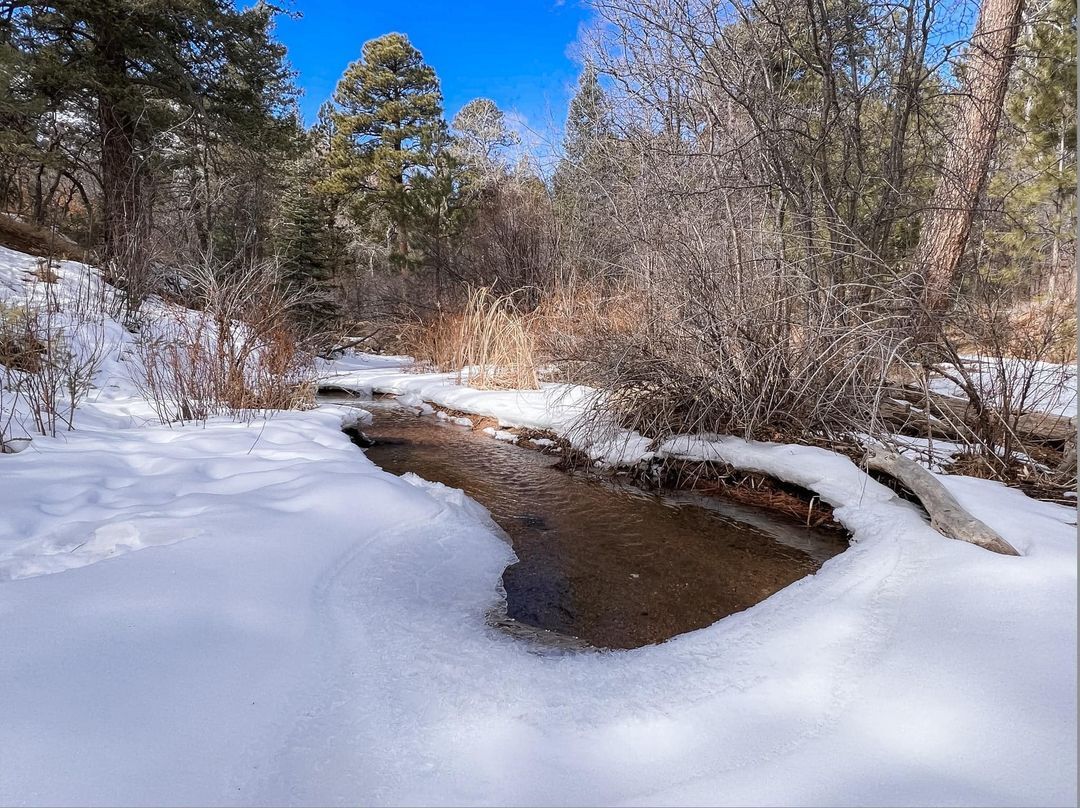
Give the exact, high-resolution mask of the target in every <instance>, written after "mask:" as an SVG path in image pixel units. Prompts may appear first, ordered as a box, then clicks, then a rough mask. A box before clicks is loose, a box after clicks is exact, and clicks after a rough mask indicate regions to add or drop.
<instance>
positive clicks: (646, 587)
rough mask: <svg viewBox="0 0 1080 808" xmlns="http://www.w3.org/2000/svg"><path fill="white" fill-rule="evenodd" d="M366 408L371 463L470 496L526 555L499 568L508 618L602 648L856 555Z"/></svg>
mask: <svg viewBox="0 0 1080 808" xmlns="http://www.w3.org/2000/svg"><path fill="white" fill-rule="evenodd" d="M358 403H359V402H358ZM376 404H379V402H376ZM363 406H364V407H365V408H369V409H372V410H373V412H374V416H375V421H374V423H373V424H372V425H371V426H370V427H367V428H366V429H365V432H366V433H367V435H368V436H369V437H371V438H372V439H374V440H375V441H376V444H375V445H374V446H372V447H370V448H368V449H366V450H365V451H366V452H367V455H368V457H369V458H371V460H373V461H374V462H375V463H377V464H378V465H379V466H381V467H382V468H383V469H385V470H386V471H389V472H391V473H393V474H404V473H405V472H410V471H411V472H413V473H415V474H418V475H419V476H421V477H423V478H424V479H427V480H433V481H438V482H441V483H444V484H445V485H449V486H452V487H454V488H460V489H462V490H464V491H465V493H467V494H468V495H469V496H470V497H472V498H473V499H475V500H476V501H477V502H479V503H480V504H482V505H483V506H484V507H485V508H487V509H488V510H489V511H490V512H491V515H492V517H493V518H494V519H495V521H496V522H497V523H498V524H499V526H500V527H501V528H502V529H503V530H504V531H505V532H506V534H507V535H508V536H509V538H510V540H511V542H512V543H513V546H514V552H515V553H516V554H517V556H518V558H519V561H518V562H517V563H515V564H512V565H511V566H509V567H507V569H506V571H505V573H504V574H503V585H504V587H505V589H506V600H507V612H508V616H509V617H510V618H512V619H513V620H514V621H517V622H518V623H521V624H525V625H527V626H532V627H535V628H539V629H545V630H548V631H553V632H558V633H559V634H563V635H569V636H571V637H576V638H578V639H579V640H582V641H584V642H585V643H587V644H589V645H592V646H595V647H601V648H636V647H638V646H642V645H648V644H650V643H656V642H660V641H662V640H666V639H668V638H669V637H673V636H675V635H676V634H682V633H684V632H687V631H692V630H694V629H697V628H702V627H704V626H708V625H710V624H712V623H714V622H716V621H717V620H719V619H720V618H722V617H725V616H727V615H729V614H733V613H734V612H738V611H741V610H743V609H746V608H747V607H749V606H752V605H754V604H755V603H759V602H760V601H762V600H764V599H765V598H767V597H769V595H771V594H773V593H774V592H776V591H778V590H780V589H782V588H784V587H785V586H787V585H788V584H791V583H793V582H794V581H797V580H799V579H800V578H803V577H804V576H806V575H809V574H810V573H812V572H814V571H815V570H817V569H818V567H820V566H821V564H822V563H823V562H824V561H825V560H827V559H829V558H831V557H832V556H834V555H836V554H838V553H840V552H842V551H843V550H844V549H845V548H846V547H847V542H846V541H845V540H844V539H843V538H842V537H839V536H836V535H834V534H832V533H826V532H822V531H815V530H812V529H806V528H803V527H801V526H799V525H795V524H792V523H791V522H789V521H787V520H784V519H781V518H779V517H776V516H774V515H772V514H770V513H769V512H767V511H763V510H760V509H756V508H751V507H747V506H743V505H736V504H731V503H726V502H724V501H722V500H716V499H713V498H707V497H702V496H698V495H693V494H653V493H647V492H645V491H642V490H641V489H639V488H637V487H635V486H633V485H630V484H626V485H620V484H619V483H618V482H617V481H611V480H608V479H602V478H599V477H596V476H593V475H587V474H580V473H567V472H564V471H561V470H559V469H556V468H554V465H555V464H556V463H557V462H558V457H552V456H548V455H544V454H541V453H539V452H537V451H534V450H531V449H527V448H523V447H520V446H515V445H513V444H509V443H506V442H502V441H497V440H493V439H491V438H489V437H488V436H486V435H484V434H481V433H478V432H472V431H470V430H468V429H467V428H463V427H460V426H455V425H452V424H447V423H444V422H441V421H438V420H436V419H434V418H431V417H417V416H415V415H413V414H411V413H409V412H407V411H404V410H401V409H399V408H395V407H392V406H385V405H383V406H374V407H373V406H372V404H371V403H370V402H364V403H363Z"/></svg>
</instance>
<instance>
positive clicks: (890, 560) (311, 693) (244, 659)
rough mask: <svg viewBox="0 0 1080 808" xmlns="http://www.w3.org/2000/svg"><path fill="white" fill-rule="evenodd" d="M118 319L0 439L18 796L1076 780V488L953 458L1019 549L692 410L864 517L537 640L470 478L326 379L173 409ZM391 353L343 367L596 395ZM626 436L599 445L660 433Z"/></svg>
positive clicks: (3, 764) (940, 796) (5, 783)
mask: <svg viewBox="0 0 1080 808" xmlns="http://www.w3.org/2000/svg"><path fill="white" fill-rule="evenodd" d="M25 260H27V259H23V258H21V257H20V256H19V255H18V254H16V253H12V252H10V251H0V273H3V272H6V275H2V274H0V277H2V278H4V279H6V280H11V278H14V277H16V276H17V275H18V274H19V273H18V272H17V271H16V270H17V269H18V267H19V266H21V264H20V263H19V262H22V261H25ZM13 267H15V269H12V268H13ZM65 270H66V272H70V273H71V275H72V277H74V276H76V275H77V274H78V272H79V271H80V270H79V266H78V265H65ZM66 272H65V274H66ZM13 285H15V281H11V284H9V286H8V287H5V288H11V286H13ZM0 294H2V292H0ZM114 326H115V327H114ZM109 333H110V334H111V335H112V338H113V341H112V342H111V343H110V344H111V345H112V348H111V349H110V353H109V359H108V361H107V362H105V363H104V364H103V366H102V369H101V371H100V372H99V376H98V378H97V380H96V383H97V386H96V388H95V391H94V393H93V394H92V395H91V396H90V397H89V400H88V401H87V402H86V403H85V404H84V405H83V406H82V407H81V410H80V412H79V413H78V417H77V419H76V425H77V426H78V427H79V428H78V429H77V430H76V431H74V432H70V433H64V434H63V435H62V436H61V437H59V438H56V439H42V438H35V440H34V441H33V443H32V444H31V447H30V448H28V449H27V450H25V451H23V452H21V453H19V454H15V455H0V648H2V649H3V651H2V652H0V804H80V805H85V804H170V805H177V804H312V805H315V804H356V803H361V804H478V803H482V804H612V803H627V804H733V805H734V804H788V805H823V804H844V805H860V804H862V805H869V804H876V805H896V804H928V805H941V804H950V805H959V804H968V805H990V804H994V805H1017V804H1029V805H1049V804H1054V805H1074V804H1075V803H1076V797H1077V794H1076V751H1077V739H1076V707H1077V705H1076V616H1077V613H1076V591H1077V589H1076V586H1077V584H1076V563H1077V556H1076V533H1075V530H1076V529H1075V526H1074V524H1073V523H1074V522H1075V516H1076V514H1075V511H1074V510H1071V509H1067V508H1063V507H1060V506H1055V505H1049V504H1045V503H1039V502H1035V501H1032V500H1030V499H1028V498H1027V497H1025V496H1024V495H1023V494H1021V493H1019V492H1017V491H1013V490H1010V489H1006V488H1004V487H1002V486H999V485H995V484H993V483H987V482H984V481H979V480H972V479H967V478H946V482H947V484H948V485H949V487H950V488H951V489H952V490H953V492H954V493H955V494H956V495H957V497H958V498H960V499H961V501H962V502H963V503H964V504H966V505H967V506H968V507H970V508H971V509H972V510H973V511H975V512H976V514H977V515H978V516H980V517H981V518H983V519H984V520H986V521H987V522H989V523H990V524H991V525H993V526H994V527H996V528H997V529H998V530H1000V531H1001V532H1002V533H1003V535H1005V537H1006V538H1008V539H1009V540H1010V541H1011V542H1012V543H1013V544H1014V545H1015V546H1016V547H1017V548H1018V549H1019V550H1020V551H1021V552H1022V553H1024V555H1023V556H1022V557H1021V558H1006V557H1002V556H997V555H994V554H991V553H988V552H986V551H983V550H980V549H978V548H976V547H973V546H970V545H966V544H963V543H960V542H956V541H950V540H947V539H944V538H942V537H941V536H939V535H938V534H936V533H935V532H934V531H932V530H930V529H929V527H928V526H927V525H926V523H925V522H924V520H923V519H922V518H921V517H920V516H919V514H918V513H917V512H916V511H915V510H914V509H913V508H911V507H910V506H908V505H906V504H904V503H903V502H902V501H900V500H898V499H896V498H895V497H894V496H893V495H892V493H891V492H889V491H888V490H887V489H885V488H883V487H881V486H879V485H877V484H876V483H874V482H873V481H871V480H869V479H868V478H867V477H866V476H865V475H863V474H862V473H861V472H860V471H859V470H858V469H857V468H856V467H855V466H854V465H852V464H851V463H850V462H849V461H847V460H846V459H844V458H840V457H837V456H835V455H831V454H829V453H827V452H824V451H822V450H819V449H812V448H805V447H789V446H775V445H769V444H754V443H746V442H744V441H738V440H733V439H719V438H718V439H708V440H706V439H703V438H695V437H685V438H679V439H674V440H673V441H670V442H668V443H667V444H665V445H664V446H663V447H661V451H662V452H665V453H669V454H672V455H676V456H695V457H699V456H712V457H722V458H725V459H730V460H733V461H736V462H739V463H741V464H743V465H746V466H750V467H753V468H758V469H761V470H763V471H768V472H769V473H773V474H778V475H780V476H784V477H787V478H789V479H792V480H796V481H798V482H800V483H801V484H803V485H806V486H807V487H810V488H814V489H815V490H817V491H818V492H819V493H820V494H821V496H822V497H823V498H824V499H826V500H827V501H829V502H831V503H833V504H834V505H836V506H838V507H837V511H836V513H837V516H838V517H839V518H840V519H841V520H843V521H844V522H845V524H847V525H848V527H849V528H850V529H851V530H852V531H853V533H854V536H855V538H856V539H857V543H856V544H855V545H854V546H853V547H852V549H851V550H849V551H847V552H845V553H843V554H841V555H840V556H837V557H836V558H834V559H832V560H830V561H829V562H827V563H826V564H825V566H824V567H822V569H821V570H820V572H819V573H818V574H817V575H815V576H812V577H809V578H806V579H804V580H803V581H801V582H799V583H798V584H796V585H794V586H792V587H789V588H787V589H785V590H783V591H781V592H780V593H778V594H777V595H775V596H773V597H772V598H769V599H768V600H767V601H765V602H763V603H761V604H759V605H758V606H756V607H754V608H752V609H749V610H747V611H745V612H742V613H740V614H737V615H733V616H731V617H729V618H726V619H724V620H722V621H720V622H719V623H717V624H715V625H713V626H711V627H710V628H707V629H703V630H700V631H695V632H692V633H690V634H686V635H683V636H681V637H678V638H675V639H674V640H671V641H669V642H667V643H664V644H662V645H659V646H653V647H648V648H643V649H638V650H634V651H620V652H606V653H559V652H553V651H542V650H540V649H538V648H535V647H533V646H530V645H528V644H525V643H523V642H521V641H519V640H515V639H513V638H510V637H508V636H506V635H504V634H502V633H500V632H499V631H498V630H496V629H493V628H491V627H489V626H488V625H487V622H486V613H487V611H488V610H489V609H490V608H491V607H492V606H493V605H494V604H496V603H497V601H498V598H499V588H498V586H499V578H500V575H501V572H502V570H503V568H504V567H505V566H506V564H507V563H509V562H510V561H511V560H512V559H513V554H512V551H511V549H510V548H509V547H508V546H507V545H506V544H505V543H504V542H503V541H502V540H501V539H500V538H498V536H497V535H496V533H495V531H493V530H492V529H491V527H490V523H489V522H488V521H487V517H486V516H485V514H484V513H483V512H482V510H481V509H479V507H478V506H476V505H475V504H474V503H472V502H470V501H469V500H467V499H465V498H463V497H462V495H461V494H460V492H455V491H453V490H451V489H446V488H444V487H442V486H438V485H431V484H426V483H424V482H423V481H421V480H419V479H416V478H411V479H404V478H402V479H399V478H396V477H393V476H391V475H388V474H385V473H383V472H381V471H380V470H379V469H377V468H376V467H375V466H374V465H372V464H371V463H370V462H369V461H368V460H367V459H366V458H365V457H364V456H363V455H362V454H361V453H360V452H359V451H358V450H357V449H356V448H355V447H354V446H352V445H351V444H350V443H349V442H348V440H347V439H346V438H345V436H344V435H342V434H341V432H340V429H339V427H340V422H341V418H340V414H339V413H338V412H337V411H335V410H334V409H333V408H323V409H320V410H317V411H314V412H309V413H289V414H282V415H278V416H276V417H274V418H272V419H270V420H267V421H263V420H257V421H255V422H254V423H252V424H250V425H244V424H238V423H233V422H231V421H228V420H223V419H217V420H214V419H211V421H209V422H208V423H207V424H206V425H205V426H203V425H192V426H184V427H172V428H169V427H163V426H160V425H157V424H156V423H155V422H154V419H153V417H152V412H151V410H150V409H149V407H148V405H147V404H146V402H145V401H141V400H140V399H139V397H138V395H137V390H136V389H135V388H134V387H133V385H131V383H130V380H128V379H127V375H126V374H128V373H129V370H128V367H127V366H128V365H129V364H130V362H131V359H130V357H129V358H128V359H122V357H123V356H124V355H125V353H130V351H128V350H126V349H125V345H126V344H127V342H128V341H129V340H130V339H131V337H130V335H129V334H127V333H126V332H123V330H122V329H120V328H119V326H118V325H116V324H115V323H113V324H111V325H110V326H109ZM127 347H128V348H130V346H129V345H128V346H127ZM405 364H406V362H405V361H404V360H401V359H397V360H395V359H386V358H370V357H356V358H351V359H349V360H347V361H345V362H343V363H338V364H337V365H335V366H333V367H328V368H324V372H325V374H326V375H327V377H333V378H334V383H339V384H342V385H345V386H354V387H364V388H366V389H372V388H376V389H394V390H398V391H400V392H412V393H414V394H415V395H417V396H418V397H420V398H421V399H423V400H427V401H430V402H433V403H436V404H441V405H443V406H448V407H453V408H455V409H461V410H467V411H470V412H474V413H480V414H485V415H491V416H494V417H496V418H498V419H499V420H500V421H502V423H503V425H527V426H536V427H545V428H554V429H555V430H556V431H562V432H564V433H565V432H568V431H570V430H571V426H570V424H571V423H572V418H571V416H572V415H573V412H574V410H575V409H576V408H579V407H580V406H581V404H582V401H583V398H584V397H585V396H587V395H588V391H581V390H574V389H572V388H548V389H546V390H544V391H540V392H534V393H512V392H511V393H488V392H481V391H470V390H468V389H465V388H460V387H456V386H455V385H452V384H450V383H449V381H448V380H447V379H445V378H441V379H440V378H438V377H433V376H427V377H424V376H420V375H416V374H409V373H407V372H406V370H405ZM616 437H617V438H618V439H617V440H616V441H615V442H614V443H613V444H612V445H611V446H608V447H605V446H602V445H599V444H598V443H597V442H596V441H595V440H594V441H592V444H591V445H592V449H593V450H594V456H596V457H598V458H601V459H603V458H606V459H608V460H610V459H613V458H615V459H624V460H625V459H627V458H632V457H633V456H634V453H635V452H638V453H640V452H641V451H644V450H643V449H641V448H640V447H638V446H637V445H636V444H635V443H634V441H633V436H630V439H629V440H627V439H625V438H626V436H616ZM580 439H581V440H583V441H585V442H586V443H587V444H588V443H589V441H588V440H587V439H586V438H580ZM620 441H621V443H620ZM616 456H618V457H616Z"/></svg>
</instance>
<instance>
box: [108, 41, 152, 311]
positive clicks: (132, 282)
mask: <svg viewBox="0 0 1080 808" xmlns="http://www.w3.org/2000/svg"><path fill="white" fill-rule="evenodd" d="M99 33H100V34H101V38H100V39H99V43H98V48H97V56H98V58H99V59H100V61H101V63H102V66H103V72H105V73H106V74H107V75H108V76H109V77H110V81H109V82H108V83H107V85H106V86H104V87H102V88H101V89H100V90H99V91H98V98H97V102H98V110H97V112H98V129H99V131H100V134H99V137H100V140H101V190H102V198H103V203H104V204H103V207H104V218H103V230H104V240H105V258H106V261H107V262H108V264H109V265H110V267H111V269H112V271H113V272H115V273H116V274H117V276H118V280H120V281H121V282H122V284H123V285H124V287H125V288H126V289H127V291H128V292H129V293H134V294H135V295H136V296H138V295H140V294H141V292H142V290H141V289H139V287H140V286H141V280H142V279H141V277H140V275H141V272H140V268H141V265H142V262H141V260H140V253H141V250H142V244H141V243H140V242H141V239H140V235H141V234H140V233H139V229H140V228H139V226H138V225H139V210H138V205H139V196H140V195H139V174H138V172H137V171H136V167H135V120H134V118H133V117H132V115H131V113H130V112H129V111H128V110H127V109H125V108H124V105H123V103H122V102H121V100H120V98H119V97H118V96H119V94H120V92H122V87H123V84H124V82H125V80H126V78H127V66H126V55H125V53H124V46H123V43H122V42H119V41H118V40H117V39H115V38H113V37H109V36H108V35H107V34H105V33H104V32H99Z"/></svg>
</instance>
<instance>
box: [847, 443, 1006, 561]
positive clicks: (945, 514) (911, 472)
mask: <svg viewBox="0 0 1080 808" xmlns="http://www.w3.org/2000/svg"><path fill="white" fill-rule="evenodd" d="M866 465H867V468H869V469H871V470H873V471H877V472H881V473H882V474H887V475H889V476H890V477H892V478H894V479H895V480H897V481H898V482H900V483H902V484H903V485H904V486H906V487H907V488H908V490H910V491H911V493H913V494H914V495H915V496H916V497H918V498H919V501H920V502H921V503H922V506H923V507H924V508H926V512H927V513H928V514H930V526H931V527H932V528H934V530H936V531H938V532H939V533H941V534H943V535H945V536H948V537H949V538H950V539H958V540H959V541H966V542H970V543H971V544H977V545H978V546H979V547H982V548H984V549H986V550H990V551H992V552H995V553H1001V554H1002V555H1011V556H1018V555H1020V553H1018V552H1017V551H1016V548H1014V547H1013V546H1012V545H1011V544H1009V543H1008V542H1007V541H1005V539H1003V538H1002V537H1001V536H999V535H998V534H997V532H996V531H994V529H993V528H991V527H990V526H989V525H987V524H986V523H985V522H982V521H981V520H979V519H976V518H975V517H974V516H972V515H971V514H970V513H968V512H967V511H966V510H964V509H963V507H961V505H960V503H959V502H957V501H956V497H954V496H953V495H952V494H950V493H949V491H948V489H947V488H945V486H944V485H942V484H941V483H940V482H939V481H938V480H937V478H936V477H934V475H933V474H931V473H930V472H929V471H927V470H926V469H924V468H923V467H922V466H920V465H919V464H918V463H916V462H915V461H914V460H909V459H908V458H906V457H901V456H900V455H898V454H896V453H895V452H890V451H887V450H885V449H878V448H872V449H870V450H869V452H868V453H867V459H866Z"/></svg>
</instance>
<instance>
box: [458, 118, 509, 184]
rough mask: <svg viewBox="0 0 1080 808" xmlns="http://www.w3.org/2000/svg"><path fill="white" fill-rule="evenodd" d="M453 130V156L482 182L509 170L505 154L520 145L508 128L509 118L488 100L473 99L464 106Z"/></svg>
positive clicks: (495, 177)
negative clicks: (507, 121)
mask: <svg viewBox="0 0 1080 808" xmlns="http://www.w3.org/2000/svg"><path fill="white" fill-rule="evenodd" d="M450 128H451V130H452V132H453V136H454V141H453V151H454V154H455V155H456V156H457V157H458V159H459V160H460V161H461V162H462V163H463V164H464V165H465V166H466V167H467V169H468V171H469V173H470V174H471V175H472V176H473V177H474V179H476V180H477V181H479V182H481V183H483V182H486V181H489V180H492V179H497V178H498V177H499V175H501V174H505V173H506V172H507V171H508V166H507V163H506V151H507V150H508V149H510V148H512V147H514V146H516V145H518V144H519V143H520V142H521V138H520V137H518V134H517V133H516V132H513V131H511V130H510V128H509V127H508V126H507V125H506V115H505V114H503V111H502V110H501V109H499V107H498V106H497V105H496V104H495V102H494V101H492V100H491V99H489V98H474V99H473V100H472V101H470V102H469V103H468V104H466V105H465V106H463V107H462V108H461V111H460V112H458V114H457V115H455V116H454V120H453V122H452V123H451V124H450Z"/></svg>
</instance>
